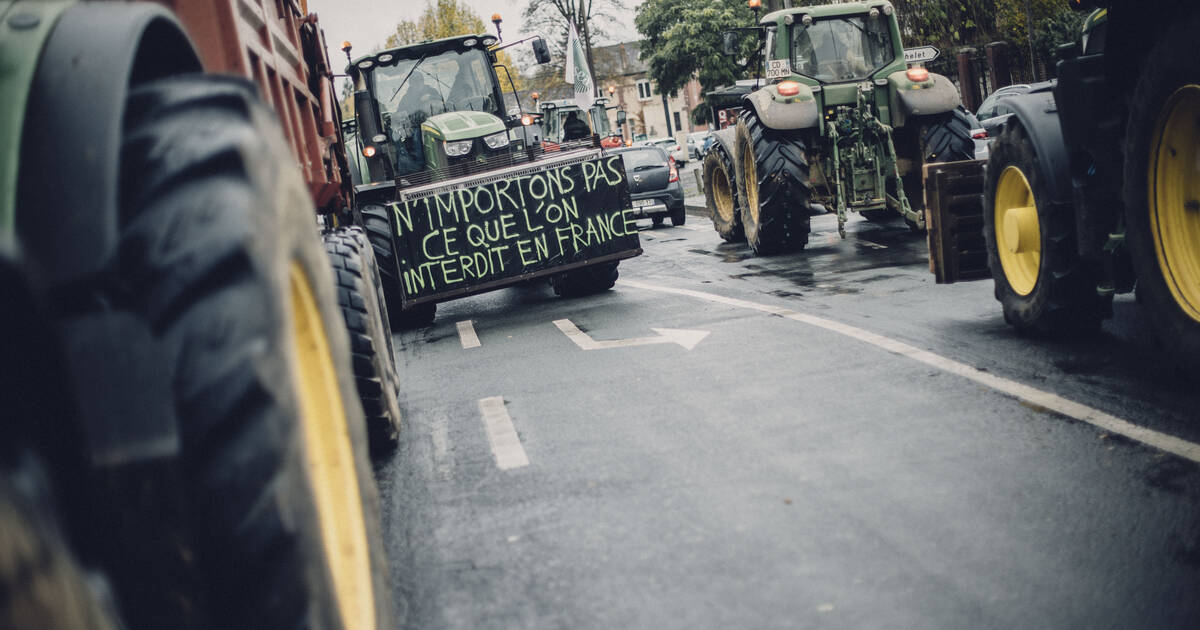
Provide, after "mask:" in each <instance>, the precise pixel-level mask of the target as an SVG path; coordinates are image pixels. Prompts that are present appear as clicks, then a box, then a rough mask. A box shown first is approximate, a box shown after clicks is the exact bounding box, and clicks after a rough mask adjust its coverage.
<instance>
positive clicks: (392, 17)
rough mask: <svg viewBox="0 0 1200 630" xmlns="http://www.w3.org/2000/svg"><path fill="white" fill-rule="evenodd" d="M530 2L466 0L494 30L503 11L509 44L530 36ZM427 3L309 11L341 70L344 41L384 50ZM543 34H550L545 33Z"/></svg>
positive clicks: (355, 4)
mask: <svg viewBox="0 0 1200 630" xmlns="http://www.w3.org/2000/svg"><path fill="white" fill-rule="evenodd" d="M526 2H527V0H466V3H467V4H469V5H471V6H472V7H474V9H475V10H476V11H477V12H478V13H479V17H480V18H482V19H483V21H484V24H486V25H487V26H488V27H489V32H492V29H491V28H490V27H491V26H492V24H491V22H490V20H491V17H492V14H493V13H496V12H499V13H500V15H501V16H502V17H503V18H504V22H503V23H502V24H501V28H503V29H504V39H505V41H510V40H516V39H520V38H521V37H524V36H526V35H532V34H533V33H526V32H525V30H524V29H523V28H522V26H523V25H522V24H521V10H522V9H524V8H525V4H526ZM425 4H426V2H425V1H423V0H308V10H309V12H310V13H316V14H317V15H318V16H320V18H321V27H322V28H323V29H324V30H325V41H326V42H327V43H328V44H329V48H330V50H329V58H330V60H331V61H333V64H334V67H335V68H338V69H339V70H340V69H341V67H342V61H343V60H345V55H343V54H342V52H341V50H340V48H341V45H342V42H343V41H349V42H350V43H351V44H353V45H354V50H353V52H352V54H353V55H354V56H355V57H357V56H358V55H362V54H366V53H368V52H370V51H371V50H372V49H374V48H377V47H378V48H382V47H383V42H384V40H385V39H387V36H388V35H391V34H392V32H393V31H394V30H395V28H396V24H398V23H399V22H400V21H401V20H416V19H417V18H419V17H420V16H421V12H422V11H424V10H425ZM628 4H629V5H630V7H634V6H637V5H639V4H641V0H630V1H629V2H628ZM618 19H619V20H620V22H621V24H622V26H623V28H622V29H619V30H623V31H624V32H620V33H617V35H619V36H620V37H619V39H618V41H628V40H631V39H636V38H637V31H636V30H635V29H634V28H633V11H632V9H631V10H630V11H628V12H626V13H625V15H623V16H619V17H618ZM543 35H548V34H545V33H543Z"/></svg>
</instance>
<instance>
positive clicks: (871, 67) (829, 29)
mask: <svg viewBox="0 0 1200 630" xmlns="http://www.w3.org/2000/svg"><path fill="white" fill-rule="evenodd" d="M806 15H807V14H806ZM895 59H896V50H895V47H894V46H893V44H892V33H891V28H890V23H889V21H888V20H887V19H886V18H883V16H882V15H880V12H879V11H878V10H875V11H874V15H872V14H871V13H866V14H859V15H842V16H834V17H829V18H826V19H820V20H816V19H813V20H812V21H811V22H810V23H809V24H808V25H807V26H805V25H804V23H803V22H801V24H799V25H797V24H795V23H793V25H792V32H791V62H792V69H793V72H795V73H796V74H800V75H803V76H807V77H811V78H813V79H816V80H817V81H820V82H821V83H841V82H845V81H862V80H864V79H867V78H870V77H871V75H872V74H874V73H875V72H876V71H878V70H880V69H883V68H885V67H886V66H888V64H890V63H891V62H892V61H894V60H895Z"/></svg>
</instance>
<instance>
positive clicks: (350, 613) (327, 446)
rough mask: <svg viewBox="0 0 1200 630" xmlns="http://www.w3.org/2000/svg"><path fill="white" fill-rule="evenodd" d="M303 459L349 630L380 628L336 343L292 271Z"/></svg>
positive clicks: (299, 273)
mask: <svg viewBox="0 0 1200 630" xmlns="http://www.w3.org/2000/svg"><path fill="white" fill-rule="evenodd" d="M289 275H290V278H289V280H290V284H291V310H292V321H293V323H294V325H295V339H294V341H295V347H296V361H297V363H298V364H297V365H296V366H295V367H296V373H297V374H298V375H299V377H300V382H299V383H298V386H299V394H300V412H301V424H302V425H303V429H302V433H303V438H304V449H303V454H304V458H305V464H306V468H307V472H308V476H309V481H310V482H311V483H312V488H313V495H314V497H315V500H316V508H317V515H318V518H319V519H320V524H321V542H322V544H323V545H324V550H325V557H326V558H327V561H328V562H329V570H330V573H331V575H332V577H333V586H334V592H335V594H336V595H337V605H338V612H339V613H340V615H341V619H342V627H344V628H348V629H349V628H356V629H357V628H367V629H370V628H374V627H375V596H374V593H373V592H372V582H371V562H370V558H369V557H368V554H367V534H366V524H365V517H364V516H363V509H362V503H361V498H362V495H361V494H360V493H359V488H358V474H357V471H356V468H355V461H354V450H353V449H352V448H351V446H350V433H349V427H348V426H346V410H345V408H344V407H343V406H342V396H341V390H340V388H339V387H338V375H337V372H336V370H334V367H333V358H332V356H331V354H330V351H329V340H328V339H327V338H326V337H325V326H324V322H323V321H322V318H321V313H320V311H319V310H318V309H317V302H316V300H315V299H314V297H313V292H312V287H311V285H310V284H309V281H308V277H307V275H306V274H305V273H304V270H303V269H302V268H301V267H300V265H299V264H298V263H295V262H293V263H292V267H291V271H290V274H289Z"/></svg>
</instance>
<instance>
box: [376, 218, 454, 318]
mask: <svg viewBox="0 0 1200 630" xmlns="http://www.w3.org/2000/svg"><path fill="white" fill-rule="evenodd" d="M360 211H361V213H362V218H363V229H364V230H365V231H366V233H367V239H368V240H369V241H370V242H371V248H372V249H374V250H375V260H376V262H378V264H379V277H380V279H381V280H382V281H383V296H384V298H385V301H386V302H387V308H388V317H389V318H390V323H391V326H392V330H409V329H412V328H423V327H425V326H429V325H430V324H432V323H433V319H434V317H435V316H436V315H437V303H436V302H426V303H424V304H418V305H416V306H411V307H409V308H407V309H405V308H404V299H403V297H402V295H401V288H400V270H399V267H398V266H397V264H396V258H397V256H396V244H395V243H394V242H392V221H391V218H390V215H389V214H388V211H387V208H385V207H383V206H378V205H365V206H363V207H362V208H361V210H360Z"/></svg>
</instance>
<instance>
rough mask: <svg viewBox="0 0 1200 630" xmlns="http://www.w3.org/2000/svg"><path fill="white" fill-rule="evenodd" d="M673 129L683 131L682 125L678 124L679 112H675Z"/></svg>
mask: <svg viewBox="0 0 1200 630" xmlns="http://www.w3.org/2000/svg"><path fill="white" fill-rule="evenodd" d="M675 129H677V130H680V131H682V130H683V123H681V122H679V112H675Z"/></svg>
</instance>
